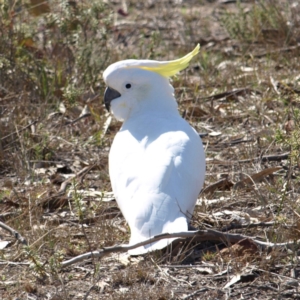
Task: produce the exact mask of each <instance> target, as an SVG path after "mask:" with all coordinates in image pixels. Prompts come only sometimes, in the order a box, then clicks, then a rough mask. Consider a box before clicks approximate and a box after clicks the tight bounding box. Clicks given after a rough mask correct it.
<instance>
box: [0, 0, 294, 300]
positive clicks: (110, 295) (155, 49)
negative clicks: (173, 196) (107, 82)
mask: <svg viewBox="0 0 300 300" xmlns="http://www.w3.org/2000/svg"><path fill="white" fill-rule="evenodd" d="M47 3H48V2H43V1H39V0H35V1H33V0H32V1H28V2H26V3H25V2H24V1H2V2H0V221H2V222H4V223H6V224H7V225H9V226H11V227H12V228H14V229H15V230H17V231H18V232H19V233H20V234H21V235H22V236H24V237H25V238H26V239H27V241H28V246H26V247H24V246H22V245H21V244H20V243H18V242H17V241H16V240H15V239H14V238H13V237H12V236H10V235H9V233H8V232H6V231H4V230H2V229H0V248H1V249H0V255H1V259H0V298H1V299H52V300H55V299H161V300H162V299H241V298H243V299H299V298H300V293H299V278H300V267H299V262H298V260H299V249H298V248H299V246H298V243H297V240H299V237H300V234H299V229H300V208H299V207H300V184H299V175H300V173H299V149H300V142H299V141H300V139H299V138H300V137H299V136H300V129H299V121H300V116H299V106H300V105H299V103H300V98H299V94H300V87H299V80H300V76H299V74H300V63H299V55H300V47H299V42H300V35H299V34H300V20H299V16H300V6H299V5H297V1H295V2H294V3H290V2H288V1H287V2H285V1H279V0H278V1H277V0H272V1H271V0H269V1H267V0H265V1H263V0H261V1H258V2H257V3H255V4H254V3H231V4H230V3H229V4H218V3H217V2H209V1H188V2H185V1H183V2H181V1H156V2H155V1H147V2H142V1H114V2H113V3H111V2H110V1H105V3H102V2H101V1H96V0H93V1H69V2H67V1H66V2H64V1H57V0H53V1H49V5H48V4H47ZM289 3H290V4H289ZM38 4H43V5H42V6H38ZM35 5H37V6H35ZM198 42H200V44H201V53H200V54H199V55H198V57H197V58H195V59H194V60H193V63H192V65H191V67H190V68H189V70H187V71H186V72H183V73H182V74H181V75H180V76H178V77H177V78H175V79H174V80H173V85H174V87H175V92H176V97H177V99H178V102H179V104H180V111H181V112H182V114H183V115H184V116H185V118H186V119H187V120H188V121H189V122H190V123H191V124H192V125H193V126H194V127H195V128H196V129H197V130H198V131H199V132H203V133H204V132H205V133H208V135H207V136H206V137H204V138H203V141H204V144H205V148H206V155H207V159H208V162H207V176H206V181H205V188H207V189H206V191H205V192H203V193H202V194H201V195H200V198H199V202H198V204H197V207H196V210H195V213H194V217H193V224H192V225H193V226H195V227H197V228H200V229H202V228H205V227H207V228H215V229H219V230H222V229H223V230H225V228H226V227H227V228H229V231H230V232H231V233H234V232H236V233H241V234H244V235H248V236H253V237H257V238H261V239H262V240H264V241H270V242H281V243H284V242H290V241H295V247H294V249H292V250H291V249H284V248H282V249H277V250H270V251H261V249H258V248H257V247H255V246H254V245H253V244H251V242H249V241H245V242H243V243H238V244H236V245H228V244H227V243H215V242H213V241H207V242H206V243H200V244H197V243H189V244H185V245H184V246H183V248H182V249H183V250H182V251H183V252H179V253H177V255H173V256H172V255H170V254H168V253H166V252H158V253H152V254H148V255H146V256H145V257H143V258H131V260H129V261H128V260H127V261H126V259H125V258H124V256H123V255H117V254H115V255H110V256H108V257H106V258H104V259H103V260H100V261H98V260H95V259H94V260H92V261H88V262H84V263H80V264H76V265H73V266H71V267H68V268H66V269H63V270H62V269H61V268H60V265H59V264H60V262H61V261H63V260H66V259H69V258H71V257H74V256H76V255H79V254H82V253H84V252H87V251H91V250H96V249H99V248H101V247H104V246H111V245H114V244H118V243H126V242H127V241H128V239H129V229H128V226H127V224H126V222H125V220H124V218H123V217H122V215H121V213H120V211H119V209H118V207H117V205H116V203H115V202H114V201H107V202H106V201H103V199H104V196H105V195H106V194H105V193H106V192H108V191H110V190H111V188H110V182H109V175H108V171H107V156H108V151H109V147H110V144H111V141H112V139H113V137H114V135H115V133H116V132H117V130H118V128H119V126H120V124H119V123H117V122H116V121H114V120H113V121H112V122H111V123H110V124H109V127H108V129H107V131H106V132H105V130H104V124H105V122H106V121H107V120H108V114H107V113H106V112H105V110H104V106H103V104H102V95H103V92H104V88H105V87H104V84H103V82H102V79H101V73H102V71H103V70H104V69H105V67H107V66H108V65H109V64H110V63H112V62H114V61H117V60H121V59H125V58H151V59H172V58H175V57H179V56H180V55H182V54H184V53H186V52H187V51H190V50H191V49H193V48H194V46H195V45H196V43H198ZM82 112H87V116H86V117H84V118H82V119H80V120H78V119H77V118H79V116H80V114H81V113H82ZM286 152H288V153H290V155H289V158H288V159H287V158H283V159H282V158H280V154H283V153H286ZM268 155H275V156H276V155H278V157H277V159H276V158H275V159H274V160H267V159H264V158H263V157H266V156H268ZM254 158H255V159H254ZM87 166H90V167H91V168H88V169H87V171H86V172H84V173H82V174H81V175H80V176H77V177H75V178H74V179H70V180H69V184H68V186H67V187H66V189H61V184H62V183H63V182H64V181H66V180H67V179H68V178H69V177H70V176H71V175H74V174H77V173H78V172H79V171H80V170H82V169H83V168H85V167H87ZM278 166H279V167H281V169H280V170H277V171H274V170H275V169H271V168H273V167H278ZM262 171H264V172H262ZM249 176H252V177H251V178H252V179H251V180H250V179H249ZM220 180H223V183H224V184H218V185H216V186H212V184H213V183H216V182H217V181H220ZM59 189H61V192H60V193H59ZM95 192H99V193H98V194H95ZM214 200H218V201H214ZM259 222H264V223H267V222H273V223H272V226H263V224H261V226H255V227H253V226H247V225H249V224H257V223H259ZM5 242H7V245H6V243H5ZM5 245H6V246H5Z"/></svg>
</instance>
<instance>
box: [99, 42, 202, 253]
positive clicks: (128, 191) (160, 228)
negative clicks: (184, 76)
mask: <svg viewBox="0 0 300 300" xmlns="http://www.w3.org/2000/svg"><path fill="white" fill-rule="evenodd" d="M198 49H199V46H197V48H196V49H195V50H194V51H193V52H191V53H189V54H188V55H187V56H185V57H183V58H181V59H179V60H176V61H171V62H157V61H150V60H125V61H120V62H117V63H114V64H112V65H110V66H109V67H108V68H107V69H106V70H105V71H104V74H103V78H104V81H105V83H106V84H107V86H108V88H107V90H106V92H105V105H106V107H107V108H108V109H110V110H111V112H112V113H113V115H114V116H115V117H116V118H117V119H118V120H121V121H123V125H122V127H121V129H120V131H119V132H118V133H117V135H116V136H115V138H114V141H113V144H112V146H111V150H110V154H109V173H110V179H111V184H112V189H113V192H114V194H115V197H116V200H117V202H118V205H119V207H120V209H121V211H122V213H123V215H124V217H125V219H126V221H127V222H128V224H129V227H130V230H131V238H130V244H135V243H137V242H141V241H143V240H145V239H148V238H150V237H152V236H155V235H157V234H161V233H166V232H169V233H172V232H178V231H186V230H188V222H189V219H190V217H191V216H192V213H193V210H194V207H195V203H196V200H197V196H198V194H199V192H200V190H201V188H202V185H203V182H204V176H205V156H204V150H203V145H202V142H201V139H200V137H199V135H198V134H197V132H196V131H195V130H194V129H193V128H192V127H191V126H190V125H189V124H188V123H187V122H186V121H185V120H184V119H182V118H181V116H180V114H179V113H178V110H177V103H176V100H175V98H174V95H173V93H174V89H173V87H172V86H171V85H170V83H169V79H168V77H170V76H172V75H174V74H175V73H177V72H178V71H180V70H182V69H183V68H185V67H186V66H187V65H188V63H189V61H190V60H191V58H192V57H193V56H194V55H195V54H197V53H198ZM172 240H174V239H168V240H160V241H158V242H155V243H153V244H151V245H147V246H144V247H140V248H137V249H134V250H131V251H130V254H134V255H136V254H142V253H145V252H148V251H153V250H156V249H162V248H164V247H165V246H167V245H168V244H169V243H170V242H171V241H172Z"/></svg>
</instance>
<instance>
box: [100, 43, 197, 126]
mask: <svg viewBox="0 0 300 300" xmlns="http://www.w3.org/2000/svg"><path fill="white" fill-rule="evenodd" d="M199 48H200V46H199V45H197V47H196V48H195V49H194V50H193V51H192V52H190V53H189V54H187V55H186V56H184V57H182V58H180V59H177V60H173V61H162V62H159V61H153V60H132V59H129V60H124V61H119V62H116V63H114V64H112V65H110V66H109V67H108V68H107V69H106V70H105V71H104V73H103V79H104V81H105V83H106V84H107V86H108V87H107V89H106V91H105V95H104V103H105V106H106V108H107V109H108V110H111V112H112V113H113V115H114V116H115V117H116V119H118V120H120V121H125V120H127V119H128V118H130V117H131V116H133V115H134V114H136V113H138V112H141V111H143V110H147V111H153V110H156V111H157V110H169V111H170V110H176V111H177V103H176V101H175V99H174V96H173V92H174V89H173V87H172V86H171V85H170V83H169V77H171V76H173V75H175V74H176V73H178V72H179V71H181V70H183V69H185V68H186V67H187V66H188V65H189V62H190V60H191V59H192V58H193V56H195V55H196V54H197V53H198V52H199Z"/></svg>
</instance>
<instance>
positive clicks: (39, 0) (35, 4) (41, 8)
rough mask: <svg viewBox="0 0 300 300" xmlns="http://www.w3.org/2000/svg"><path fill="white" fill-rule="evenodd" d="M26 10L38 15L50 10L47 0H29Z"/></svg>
mask: <svg viewBox="0 0 300 300" xmlns="http://www.w3.org/2000/svg"><path fill="white" fill-rule="evenodd" d="M29 2H30V4H29V7H28V11H29V13H30V14H31V15H33V16H35V17H38V16H40V15H43V14H46V13H49V12H50V11H51V9H50V6H49V4H48V1H47V0H30V1H29Z"/></svg>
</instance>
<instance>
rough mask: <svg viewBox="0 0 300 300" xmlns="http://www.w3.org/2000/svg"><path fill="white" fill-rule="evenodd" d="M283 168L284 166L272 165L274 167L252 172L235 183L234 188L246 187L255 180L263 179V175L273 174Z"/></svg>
mask: <svg viewBox="0 0 300 300" xmlns="http://www.w3.org/2000/svg"><path fill="white" fill-rule="evenodd" d="M281 169H282V167H272V168H267V169H264V170H262V171H260V172H258V173H255V174H252V175H250V176H249V177H247V178H245V179H243V180H241V181H239V182H237V183H236V184H235V185H234V188H235V189H237V188H241V187H244V186H245V185H247V184H251V183H253V182H255V181H258V180H261V179H262V178H263V177H265V176H268V175H270V174H273V173H274V172H277V171H279V170H281Z"/></svg>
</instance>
